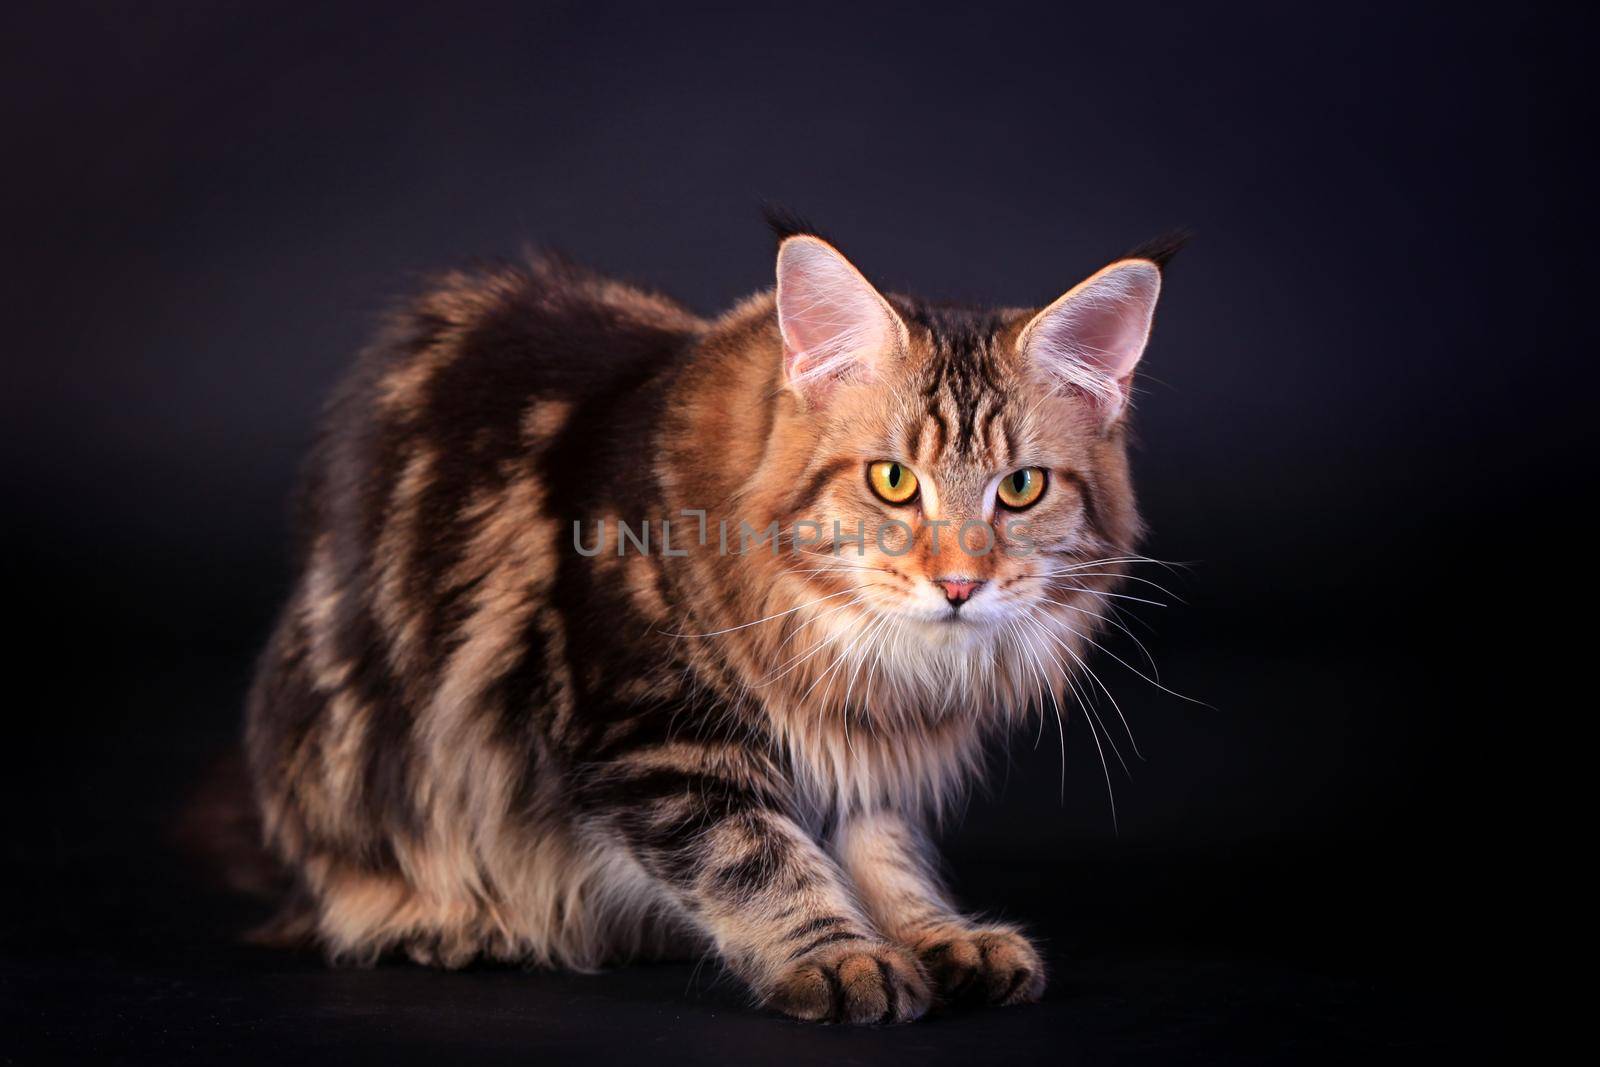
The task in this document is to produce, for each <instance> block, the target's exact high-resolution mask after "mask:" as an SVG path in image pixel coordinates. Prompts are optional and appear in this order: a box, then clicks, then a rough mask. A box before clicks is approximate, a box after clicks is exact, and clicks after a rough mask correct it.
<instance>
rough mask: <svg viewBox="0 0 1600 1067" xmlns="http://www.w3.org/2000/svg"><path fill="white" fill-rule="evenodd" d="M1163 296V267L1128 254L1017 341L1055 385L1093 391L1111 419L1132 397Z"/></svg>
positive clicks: (1047, 313) (1070, 294) (1026, 329)
mask: <svg viewBox="0 0 1600 1067" xmlns="http://www.w3.org/2000/svg"><path fill="white" fill-rule="evenodd" d="M1160 295H1161V268H1160V267H1159V266H1158V265H1157V263H1156V262H1155V261H1154V260H1151V259H1124V260H1119V261H1118V262H1116V263H1113V264H1111V266H1109V267H1106V268H1105V269H1104V270H1101V271H1100V272H1099V273H1098V274H1095V275H1094V276H1093V277H1091V278H1089V279H1088V280H1087V281H1085V282H1082V283H1080V284H1079V285H1077V286H1076V287H1074V288H1073V289H1072V290H1071V291H1070V292H1068V293H1067V294H1066V295H1065V296H1063V297H1061V298H1060V299H1059V300H1057V301H1056V302H1055V303H1053V304H1051V305H1050V306H1049V307H1047V308H1045V309H1044V310H1043V311H1041V312H1039V314H1037V315H1035V316H1034V317H1033V320H1032V321H1031V322H1029V323H1028V325H1027V326H1026V327H1024V328H1023V331H1022V334H1021V336H1020V337H1019V338H1018V340H1017V345H1018V348H1019V349H1021V351H1022V352H1023V354H1024V356H1025V358H1027V359H1028V361H1029V362H1031V363H1032V364H1033V366H1034V367H1035V368H1036V369H1037V370H1038V371H1039V373H1040V374H1041V375H1042V376H1043V377H1044V378H1045V379H1046V380H1047V381H1050V382H1052V383H1053V384H1055V385H1057V386H1060V387H1064V388H1069V389H1077V390H1080V391H1082V392H1084V393H1087V394H1088V395H1089V396H1090V397H1092V398H1093V399H1094V400H1095V402H1096V403H1097V404H1099V405H1100V406H1101V407H1102V408H1103V409H1104V410H1105V412H1106V416H1107V419H1108V421H1109V420H1112V419H1115V418H1116V417H1117V416H1118V415H1119V414H1121V412H1122V409H1123V407H1124V406H1126V404H1127V401H1128V389H1129V386H1130V384H1131V380H1132V377H1133V369H1134V367H1136V366H1137V365H1138V363H1139V357H1140V356H1142V355H1143V354H1144V348H1145V344H1146V342H1148V341H1149V339H1150V325H1151V322H1152V320H1153V319H1154V317H1155V310H1156V299H1157V297H1159V296H1160Z"/></svg>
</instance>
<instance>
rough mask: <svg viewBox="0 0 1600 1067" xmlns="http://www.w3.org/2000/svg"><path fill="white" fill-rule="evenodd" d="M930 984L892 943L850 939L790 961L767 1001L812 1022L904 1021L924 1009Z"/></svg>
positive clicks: (917, 1014) (908, 1020)
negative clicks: (790, 963)
mask: <svg viewBox="0 0 1600 1067" xmlns="http://www.w3.org/2000/svg"><path fill="white" fill-rule="evenodd" d="M932 999H933V992H932V988H931V986H930V985H929V983H928V978H927V975H925V974H924V973H923V971H922V967H921V966H920V965H919V964H918V963H917V961H916V960H915V959H913V958H912V957H911V955H910V954H909V953H907V952H905V951H903V950H901V949H899V948H896V947H895V946H893V945H888V944H883V943H881V942H874V941H857V940H851V941H848V942H843V943H839V944H833V945H828V946H826V947H824V948H822V949H819V950H817V951H815V952H813V953H810V954H808V955H807V956H805V957H804V958H802V959H800V960H799V961H797V962H795V963H794V964H792V965H791V966H790V967H789V968H788V969H787V970H786V971H785V972H784V973H783V974H782V975H781V976H780V977H779V978H778V980H777V982H775V983H774V984H773V987H772V990H771V991H770V992H769V993H768V995H767V1003H768V1004H769V1005H770V1006H771V1007H773V1008H776V1009H777V1010H778V1011H781V1012H783V1013H784V1014H786V1015H792V1016H794V1017H795V1018H796V1019H805V1020H807V1021H811V1022H846V1023H903V1022H910V1021H911V1020H912V1019H915V1018H918V1017H919V1016H921V1015H922V1013H923V1012H925V1011H927V1010H928V1004H929V1002H930V1001H931V1000H932Z"/></svg>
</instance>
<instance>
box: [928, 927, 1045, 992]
mask: <svg viewBox="0 0 1600 1067" xmlns="http://www.w3.org/2000/svg"><path fill="white" fill-rule="evenodd" d="M914 948H915V950H916V953H917V958H918V959H920V960H921V961H922V965H923V966H924V967H925V968H926V969H927V971H928V974H929V975H930V976H931V977H932V978H933V981H934V984H935V985H936V986H937V987H938V989H939V995H940V996H941V997H943V998H944V999H946V1000H962V999H967V998H978V999H982V1000H985V1001H987V1002H988V1003H990V1004H1029V1003H1032V1002H1033V1001H1036V1000H1038V999H1039V997H1040V996H1042V995H1043V994H1044V986H1045V977H1044V960H1043V959H1042V958H1040V956H1039V951H1038V949H1035V948H1034V947H1033V945H1032V944H1031V943H1030V942H1029V941H1028V939H1027V938H1025V937H1023V936H1022V935H1021V934H1020V933H1018V932H1017V931H1016V930H1013V929H1012V928H1011V927H1009V926H977V927H948V928H944V929H940V930H932V931H927V932H925V933H923V934H921V935H920V936H919V937H917V938H916V940H915V942H914Z"/></svg>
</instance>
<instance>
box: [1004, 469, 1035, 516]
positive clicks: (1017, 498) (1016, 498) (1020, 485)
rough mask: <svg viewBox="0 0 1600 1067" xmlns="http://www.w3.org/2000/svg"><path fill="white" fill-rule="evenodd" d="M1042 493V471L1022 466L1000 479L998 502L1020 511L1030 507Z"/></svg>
mask: <svg viewBox="0 0 1600 1067" xmlns="http://www.w3.org/2000/svg"><path fill="white" fill-rule="evenodd" d="M1043 495H1044V471H1042V470H1040V469H1039V468H1038V467H1023V468H1022V469H1021V470H1015V471H1012V472H1011V473H1010V474H1008V475H1006V476H1005V477H1004V478H1001V479H1000V492H999V496H1000V503H1002V504H1004V505H1005V506H1006V507H1008V508H1015V509H1016V510H1018V511H1020V510H1022V509H1023V508H1031V507H1032V506H1033V505H1035V504H1037V503H1038V502H1039V498H1040V497H1041V496H1043Z"/></svg>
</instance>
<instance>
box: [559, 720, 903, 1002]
mask: <svg viewBox="0 0 1600 1067" xmlns="http://www.w3.org/2000/svg"><path fill="white" fill-rule="evenodd" d="M669 747H672V748H680V749H681V748H682V747H683V746H680V745H674V746H669ZM663 762H664V761H663V760H661V759H659V758H650V759H635V760H630V761H628V762H627V763H625V764H623V765H622V766H620V767H613V768H611V769H608V770H607V771H605V772H604V773H603V774H601V775H599V776H597V782H598V783H599V784H598V785H597V786H596V787H594V788H592V789H590V790H588V791H587V792H588V794H589V796H588V798H587V802H588V804H589V805H590V812H591V816H592V818H593V819H594V822H593V824H592V825H594V826H595V827H596V828H597V829H600V830H601V831H602V832H603V833H604V834H605V835H606V837H607V838H609V839H610V841H611V842H613V843H614V844H615V845H617V846H620V847H622V848H624V849H626V850H627V851H628V853H629V854H630V855H631V856H632V858H633V859H634V860H635V861H637V862H638V864H639V865H640V866H641V867H642V868H643V869H644V870H645V871H646V872H647V873H648V874H649V875H650V876H651V877H652V878H654V879H655V880H656V881H657V882H658V884H659V885H660V887H661V888H662V889H663V890H664V891H665V892H666V893H667V894H668V895H669V896H670V897H671V899H672V900H673V901H674V902H675V903H676V904H677V905H678V908H679V910H680V911H681V912H682V914H683V915H684V916H685V917H686V918H687V919H688V921H689V922H691V923H693V924H694V925H696V926H698V927H699V928H700V930H701V931H703V932H704V934H705V936H706V937H707V938H709V940H710V941H711V943H712V944H713V945H714V946H715V947H716V950H717V952H718V954H719V955H720V956H721V957H722V958H723V960H724V961H725V962H726V963H727V964H728V965H729V967H730V968H732V969H733V970H734V972H735V973H737V974H738V975H740V976H741V977H742V978H743V979H744V980H745V981H746V982H748V983H749V985H750V987H751V988H752V989H753V990H754V991H755V992H756V994H757V995H758V996H759V997H760V998H761V999H762V1001H763V1002H764V1003H766V1004H767V1005H769V1006H771V1007H773V1008H775V1009H777V1010H779V1011H782V1012H785V1013H786V1014H789V1015H792V1016H795V1017H796V1018H800V1019H809V1020H820V1021H839V1022H855V1023H872V1022H904V1021H907V1020H910V1019H915V1018H917V1017H918V1016H920V1015H921V1014H922V1013H923V1012H925V1011H926V1010H927V1008H928V1004H929V1002H930V1000H931V999H932V987H931V985H930V983H929V981H928V978H927V975H926V974H925V973H924V972H923V969H922V967H921V965H920V964H919V963H918V962H917V960H916V958H915V957H914V956H912V955H911V954H910V953H909V952H907V951H906V950H905V949H904V948H903V947H902V946H900V945H899V944H897V943H895V942H893V941H892V940H890V939H888V938H885V937H884V936H883V935H882V934H881V933H880V932H879V931H878V929H877V928H876V927H875V926H874V925H873V923H872V921H871V919H870V918H869V917H868V915H867V914H866V913H864V912H863V911H862V910H861V907H860V905H859V904H858V903H857V902H856V900H855V896H854V894H853V893H852V892H851V890H850V887H849V883H848V882H847V880H846V879H845V877H844V875H843V873H842V872H841V871H840V870H839V867H838V865H837V863H836V862H835V861H834V860H833V859H832V858H831V857H830V856H829V855H828V854H827V853H826V852H825V851H824V850H823V849H822V847H821V846H820V845H819V844H818V843H817V842H816V841H815V840H814V839H813V838H812V837H811V836H810V835H809V834H808V833H807V832H806V831H805V829H804V828H803V827H802V826H800V824H799V823H797V822H796V821H795V820H794V819H792V818H790V817H789V816H788V815H786V814H785V813H784V811H783V804H782V802H781V799H780V798H779V797H777V796H775V794H774V793H773V792H772V791H770V790H769V789H767V788H764V787H762V786H761V785H760V784H758V783H755V782H753V781H751V780H748V779H747V778H745V777H744V776H743V775H741V774H739V773H737V772H731V773H730V772H725V770H722V769H716V770H714V769H711V767H710V766H708V765H707V763H706V762H703V761H701V760H699V759H698V758H697V757H695V756H694V755H692V754H688V755H686V754H684V753H682V752H678V753H675V754H674V757H673V759H672V764H673V765H672V766H663ZM697 764H698V766H696V765H697ZM690 768H694V769H690ZM742 779H743V780H742Z"/></svg>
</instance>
